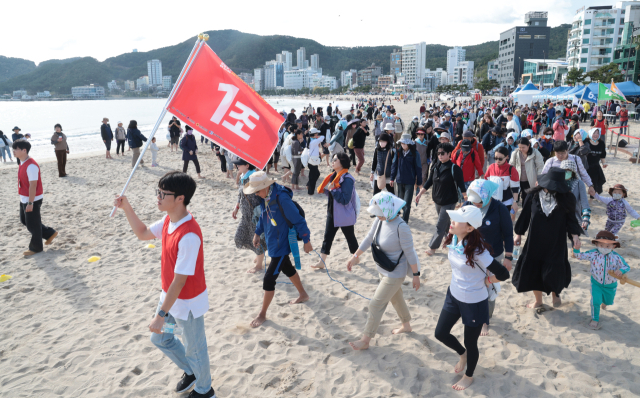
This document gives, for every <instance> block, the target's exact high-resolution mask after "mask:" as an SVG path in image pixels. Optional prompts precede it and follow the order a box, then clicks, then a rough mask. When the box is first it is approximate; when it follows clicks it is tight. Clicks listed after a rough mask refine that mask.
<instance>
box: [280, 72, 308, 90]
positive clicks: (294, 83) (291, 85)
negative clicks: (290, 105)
mask: <svg viewBox="0 0 640 398" xmlns="http://www.w3.org/2000/svg"><path fill="white" fill-rule="evenodd" d="M312 76H313V72H312V71H310V70H308V69H301V70H298V69H295V70H288V71H286V72H284V88H285V89H286V90H300V89H303V88H310V87H311V77H312Z"/></svg>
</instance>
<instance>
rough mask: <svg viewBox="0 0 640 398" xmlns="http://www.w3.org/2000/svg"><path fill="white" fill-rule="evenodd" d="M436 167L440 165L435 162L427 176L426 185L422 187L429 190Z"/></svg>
mask: <svg viewBox="0 0 640 398" xmlns="http://www.w3.org/2000/svg"><path fill="white" fill-rule="evenodd" d="M436 167H438V164H434V165H433V166H432V167H431V170H430V172H429V176H428V177H427V181H425V182H424V185H423V186H422V188H424V189H425V190H428V189H429V188H431V186H432V185H433V173H434V172H435V170H436Z"/></svg>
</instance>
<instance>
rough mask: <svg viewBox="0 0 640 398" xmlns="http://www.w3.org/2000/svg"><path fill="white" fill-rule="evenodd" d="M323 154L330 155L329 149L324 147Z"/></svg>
mask: <svg viewBox="0 0 640 398" xmlns="http://www.w3.org/2000/svg"><path fill="white" fill-rule="evenodd" d="M322 153H323V154H325V155H328V154H329V148H325V147H322Z"/></svg>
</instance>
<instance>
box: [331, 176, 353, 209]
mask: <svg viewBox="0 0 640 398" xmlns="http://www.w3.org/2000/svg"><path fill="white" fill-rule="evenodd" d="M353 185H354V184H353V180H352V179H351V178H345V179H344V180H343V181H342V184H340V188H338V189H335V190H333V191H331V195H332V196H333V198H334V199H335V200H336V202H338V203H340V204H341V205H347V204H349V202H350V201H351V195H353Z"/></svg>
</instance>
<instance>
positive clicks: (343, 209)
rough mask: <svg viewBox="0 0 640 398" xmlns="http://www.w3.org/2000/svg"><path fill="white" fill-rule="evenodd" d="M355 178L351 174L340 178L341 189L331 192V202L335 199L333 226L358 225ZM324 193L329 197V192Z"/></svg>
mask: <svg viewBox="0 0 640 398" xmlns="http://www.w3.org/2000/svg"><path fill="white" fill-rule="evenodd" d="M355 181H356V180H355V178H353V176H352V175H351V174H349V173H347V174H345V175H343V176H342V177H341V178H340V188H338V189H335V190H333V191H332V192H331V197H329V200H332V199H333V226H334V227H349V226H351V225H355V223H356V203H355V201H356V195H355V194H354V192H355ZM324 193H325V194H326V195H327V196H329V191H328V190H326V189H325V191H324Z"/></svg>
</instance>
